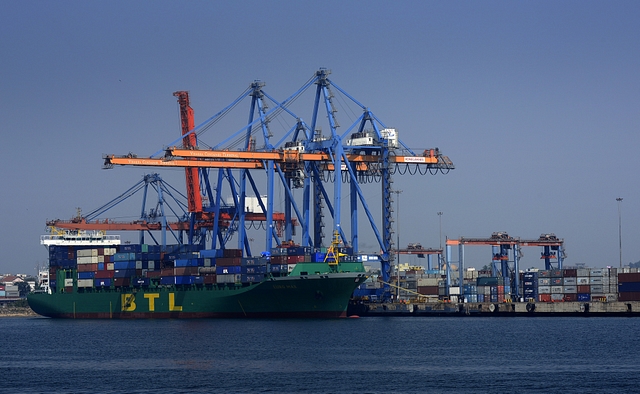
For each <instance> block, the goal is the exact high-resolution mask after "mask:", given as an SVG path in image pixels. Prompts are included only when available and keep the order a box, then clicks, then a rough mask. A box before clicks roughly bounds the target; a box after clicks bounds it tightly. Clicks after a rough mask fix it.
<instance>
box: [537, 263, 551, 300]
mask: <svg viewBox="0 0 640 394" xmlns="http://www.w3.org/2000/svg"><path fill="white" fill-rule="evenodd" d="M538 301H540V302H551V271H550V270H544V271H538Z"/></svg>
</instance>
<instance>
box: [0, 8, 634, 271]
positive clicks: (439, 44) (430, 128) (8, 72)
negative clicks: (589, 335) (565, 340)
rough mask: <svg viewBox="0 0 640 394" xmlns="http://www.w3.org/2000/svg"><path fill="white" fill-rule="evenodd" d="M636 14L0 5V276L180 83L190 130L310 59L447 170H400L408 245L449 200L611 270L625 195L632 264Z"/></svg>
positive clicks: (281, 83)
mask: <svg viewBox="0 0 640 394" xmlns="http://www.w3.org/2000/svg"><path fill="white" fill-rule="evenodd" d="M639 20H640V3H638V2H636V1H616V2H605V1H536V2H524V1H522V2H514V1H484V2H459V1H453V2H439V1H438V2H434V1H400V2H389V1H375V0H374V1H348V2H345V1H323V2H314V3H311V2H305V1H237V2H223V1H214V2H209V1H206V2H205V1H190V2H168V1H133V2H131V1H55V2H52V1H19V2H16V1H5V2H1V3H0V32H1V33H0V40H1V45H0V47H1V48H2V61H0V76H1V77H0V87H1V92H2V95H1V96H0V127H1V129H2V137H3V138H2V144H0V164H1V165H2V171H1V174H2V175H1V177H2V186H3V187H2V188H1V189H0V203H1V205H0V212H1V224H2V225H1V227H0V273H2V272H27V273H33V272H35V271H34V267H35V266H36V264H38V263H40V264H43V263H45V262H46V256H47V254H46V251H45V249H44V247H42V246H40V245H39V236H40V235H41V234H44V230H45V221H46V220H47V219H54V218H61V219H68V218H71V217H72V216H73V215H74V214H75V210H76V207H81V208H82V209H83V210H84V211H85V212H88V211H90V210H92V209H94V208H97V207H98V206H100V205H102V204H103V203H105V202H107V201H109V200H111V199H112V198H114V197H115V196H117V195H119V194H120V193H121V192H122V191H124V190H125V189H126V188H128V187H129V186H131V185H133V184H134V183H135V182H137V181H138V180H140V179H141V177H142V175H143V174H144V173H145V172H148V171H145V170H144V169H141V168H116V169H112V170H102V169H101V167H102V155H103V154H105V153H114V154H126V153H128V152H135V153H137V154H139V155H143V156H148V155H151V154H153V153H155V152H156V151H158V150H159V149H161V148H162V147H163V146H164V145H166V144H169V143H170V142H171V141H173V140H174V139H175V138H176V136H178V135H179V123H178V112H177V104H176V100H175V97H173V96H172V92H174V91H176V90H189V91H190V93H191V101H192V106H193V107H194V109H195V111H196V124H198V123H200V122H202V121H203V120H205V119H206V118H208V117H209V116H211V115H213V114H214V113H216V112H218V111H219V110H220V109H222V108H223V107H224V106H226V105H227V104H229V103H230V102H231V101H232V100H233V99H235V98H236V97H237V96H238V95H239V94H240V93H241V92H242V91H243V90H244V89H245V88H246V87H247V86H248V85H249V83H250V82H251V81H253V80H255V79H260V80H262V81H264V82H266V84H267V86H266V87H265V90H266V91H268V92H269V93H270V94H272V95H273V96H274V97H276V98H279V99H283V98H285V97H287V96H288V95H290V94H291V93H293V92H294V91H296V90H297V89H298V88H299V87H300V86H301V85H302V84H303V83H304V82H305V81H307V79H308V78H310V77H311V76H312V75H313V73H314V72H315V71H316V70H317V69H318V68H320V67H326V68H329V69H331V70H332V74H331V79H332V80H333V81H335V82H336V83H337V84H338V85H339V86H340V87H342V88H344V89H345V90H346V91H348V92H349V93H350V94H351V95H352V96H354V97H356V98H357V99H358V100H359V101H360V102H362V103H364V104H365V105H367V106H368V107H370V108H371V109H372V111H373V112H374V113H375V114H377V116H378V117H379V118H381V119H382V120H383V121H384V122H385V123H386V124H387V125H390V126H393V127H395V128H397V129H398V130H399V133H400V137H401V139H402V140H403V141H404V142H405V143H406V144H407V145H409V146H411V147H416V148H426V147H436V146H437V147H439V148H440V149H441V150H442V152H443V153H445V154H447V155H448V156H449V157H450V158H451V159H452V160H453V161H454V163H455V165H456V167H457V169H456V170H455V171H453V172H451V173H450V174H448V175H446V176H428V177H411V176H408V175H405V176H402V177H397V178H396V186H397V187H398V188H399V189H403V190H404V193H403V194H402V195H401V196H400V218H399V220H400V223H401V230H400V236H401V237H402V241H401V243H402V244H405V243H408V242H421V243H422V245H424V246H433V247H437V246H438V243H439V241H438V230H439V224H438V217H437V214H436V213H437V212H438V211H441V212H443V216H442V222H443V234H444V235H446V236H448V237H450V238H457V237H461V236H464V237H485V236H490V235H491V233H492V232H494V231H507V232H508V233H509V234H510V235H513V236H518V237H522V238H537V237H538V236H539V235H540V234H541V233H550V232H553V233H555V234H556V235H557V236H559V237H561V238H564V240H565V243H566V250H567V255H568V258H567V260H566V261H565V264H567V265H572V264H575V263H586V264H587V265H590V266H593V267H604V266H606V265H614V266H617V265H618V210H617V203H616V200H615V199H616V197H623V198H624V201H623V202H622V243H623V261H624V262H625V263H628V262H635V261H638V260H640V242H638V241H639V238H640V228H639V225H638V223H640V209H639V198H640V190H639V189H640V183H639V182H638V181H637V171H638V170H639V169H640V154H639V152H638V150H639V147H640V133H639V125H640V111H639V109H640V77H639V76H638V70H639V69H640V24H639V23H638V21H639ZM310 105H311V104H310V103H309V108H308V110H307V112H306V113H310V111H311V108H310ZM247 113H248V108H247ZM245 119H246V117H245ZM240 126H241V124H239V125H238V127H237V128H239V127H240ZM237 128H234V129H233V131H235V130H237ZM222 137H223V136H222V135H221V136H220V139H222ZM215 139H216V136H215V135H209V136H208V142H209V143H212V142H213V143H215V142H216V141H215ZM167 176H168V177H173V178H178V179H179V178H180V176H181V173H180V172H176V171H174V172H173V173H172V174H169V175H167ZM176 186H181V187H182V186H183V183H180V181H179V182H178V183H177V184H176ZM374 197H375V196H374ZM372 198H373V197H372ZM138 211H139V207H137V206H136V207H134V208H133V210H132V212H131V215H132V218H134V217H135V216H136V215H138V214H139V212H138ZM367 237H368V235H367V233H366V231H364V230H363V238H367ZM361 245H362V246H363V247H368V246H371V247H372V248H375V244H374V242H373V239H369V240H366V239H363V240H362V241H361ZM476 249H477V250H475V251H473V252H472V251H470V250H469V252H468V255H467V256H466V257H467V262H469V263H470V264H471V265H475V266H482V265H484V264H486V263H487V262H488V261H489V259H490V253H491V251H490V250H489V249H488V248H476ZM524 253H525V257H524V259H523V265H524V266H527V267H529V266H535V267H540V268H541V267H542V263H541V261H540V260H539V259H538V256H539V250H537V249H535V250H534V249H532V248H529V249H528V250H524Z"/></svg>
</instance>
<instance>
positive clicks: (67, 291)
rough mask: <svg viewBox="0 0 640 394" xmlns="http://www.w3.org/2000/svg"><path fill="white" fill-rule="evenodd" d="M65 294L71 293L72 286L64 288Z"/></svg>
mask: <svg viewBox="0 0 640 394" xmlns="http://www.w3.org/2000/svg"><path fill="white" fill-rule="evenodd" d="M64 292H65V293H73V286H67V287H65V288H64Z"/></svg>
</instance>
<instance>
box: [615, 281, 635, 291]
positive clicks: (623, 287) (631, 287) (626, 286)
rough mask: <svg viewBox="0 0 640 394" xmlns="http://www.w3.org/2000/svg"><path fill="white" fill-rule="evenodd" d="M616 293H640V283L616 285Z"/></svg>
mask: <svg viewBox="0 0 640 394" xmlns="http://www.w3.org/2000/svg"><path fill="white" fill-rule="evenodd" d="M618 291H619V292H620V293H628V292H640V282H624V283H618Z"/></svg>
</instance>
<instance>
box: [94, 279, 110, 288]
mask: <svg viewBox="0 0 640 394" xmlns="http://www.w3.org/2000/svg"><path fill="white" fill-rule="evenodd" d="M93 285H94V286H95V287H109V286H111V279H107V278H100V279H94V280H93Z"/></svg>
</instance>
